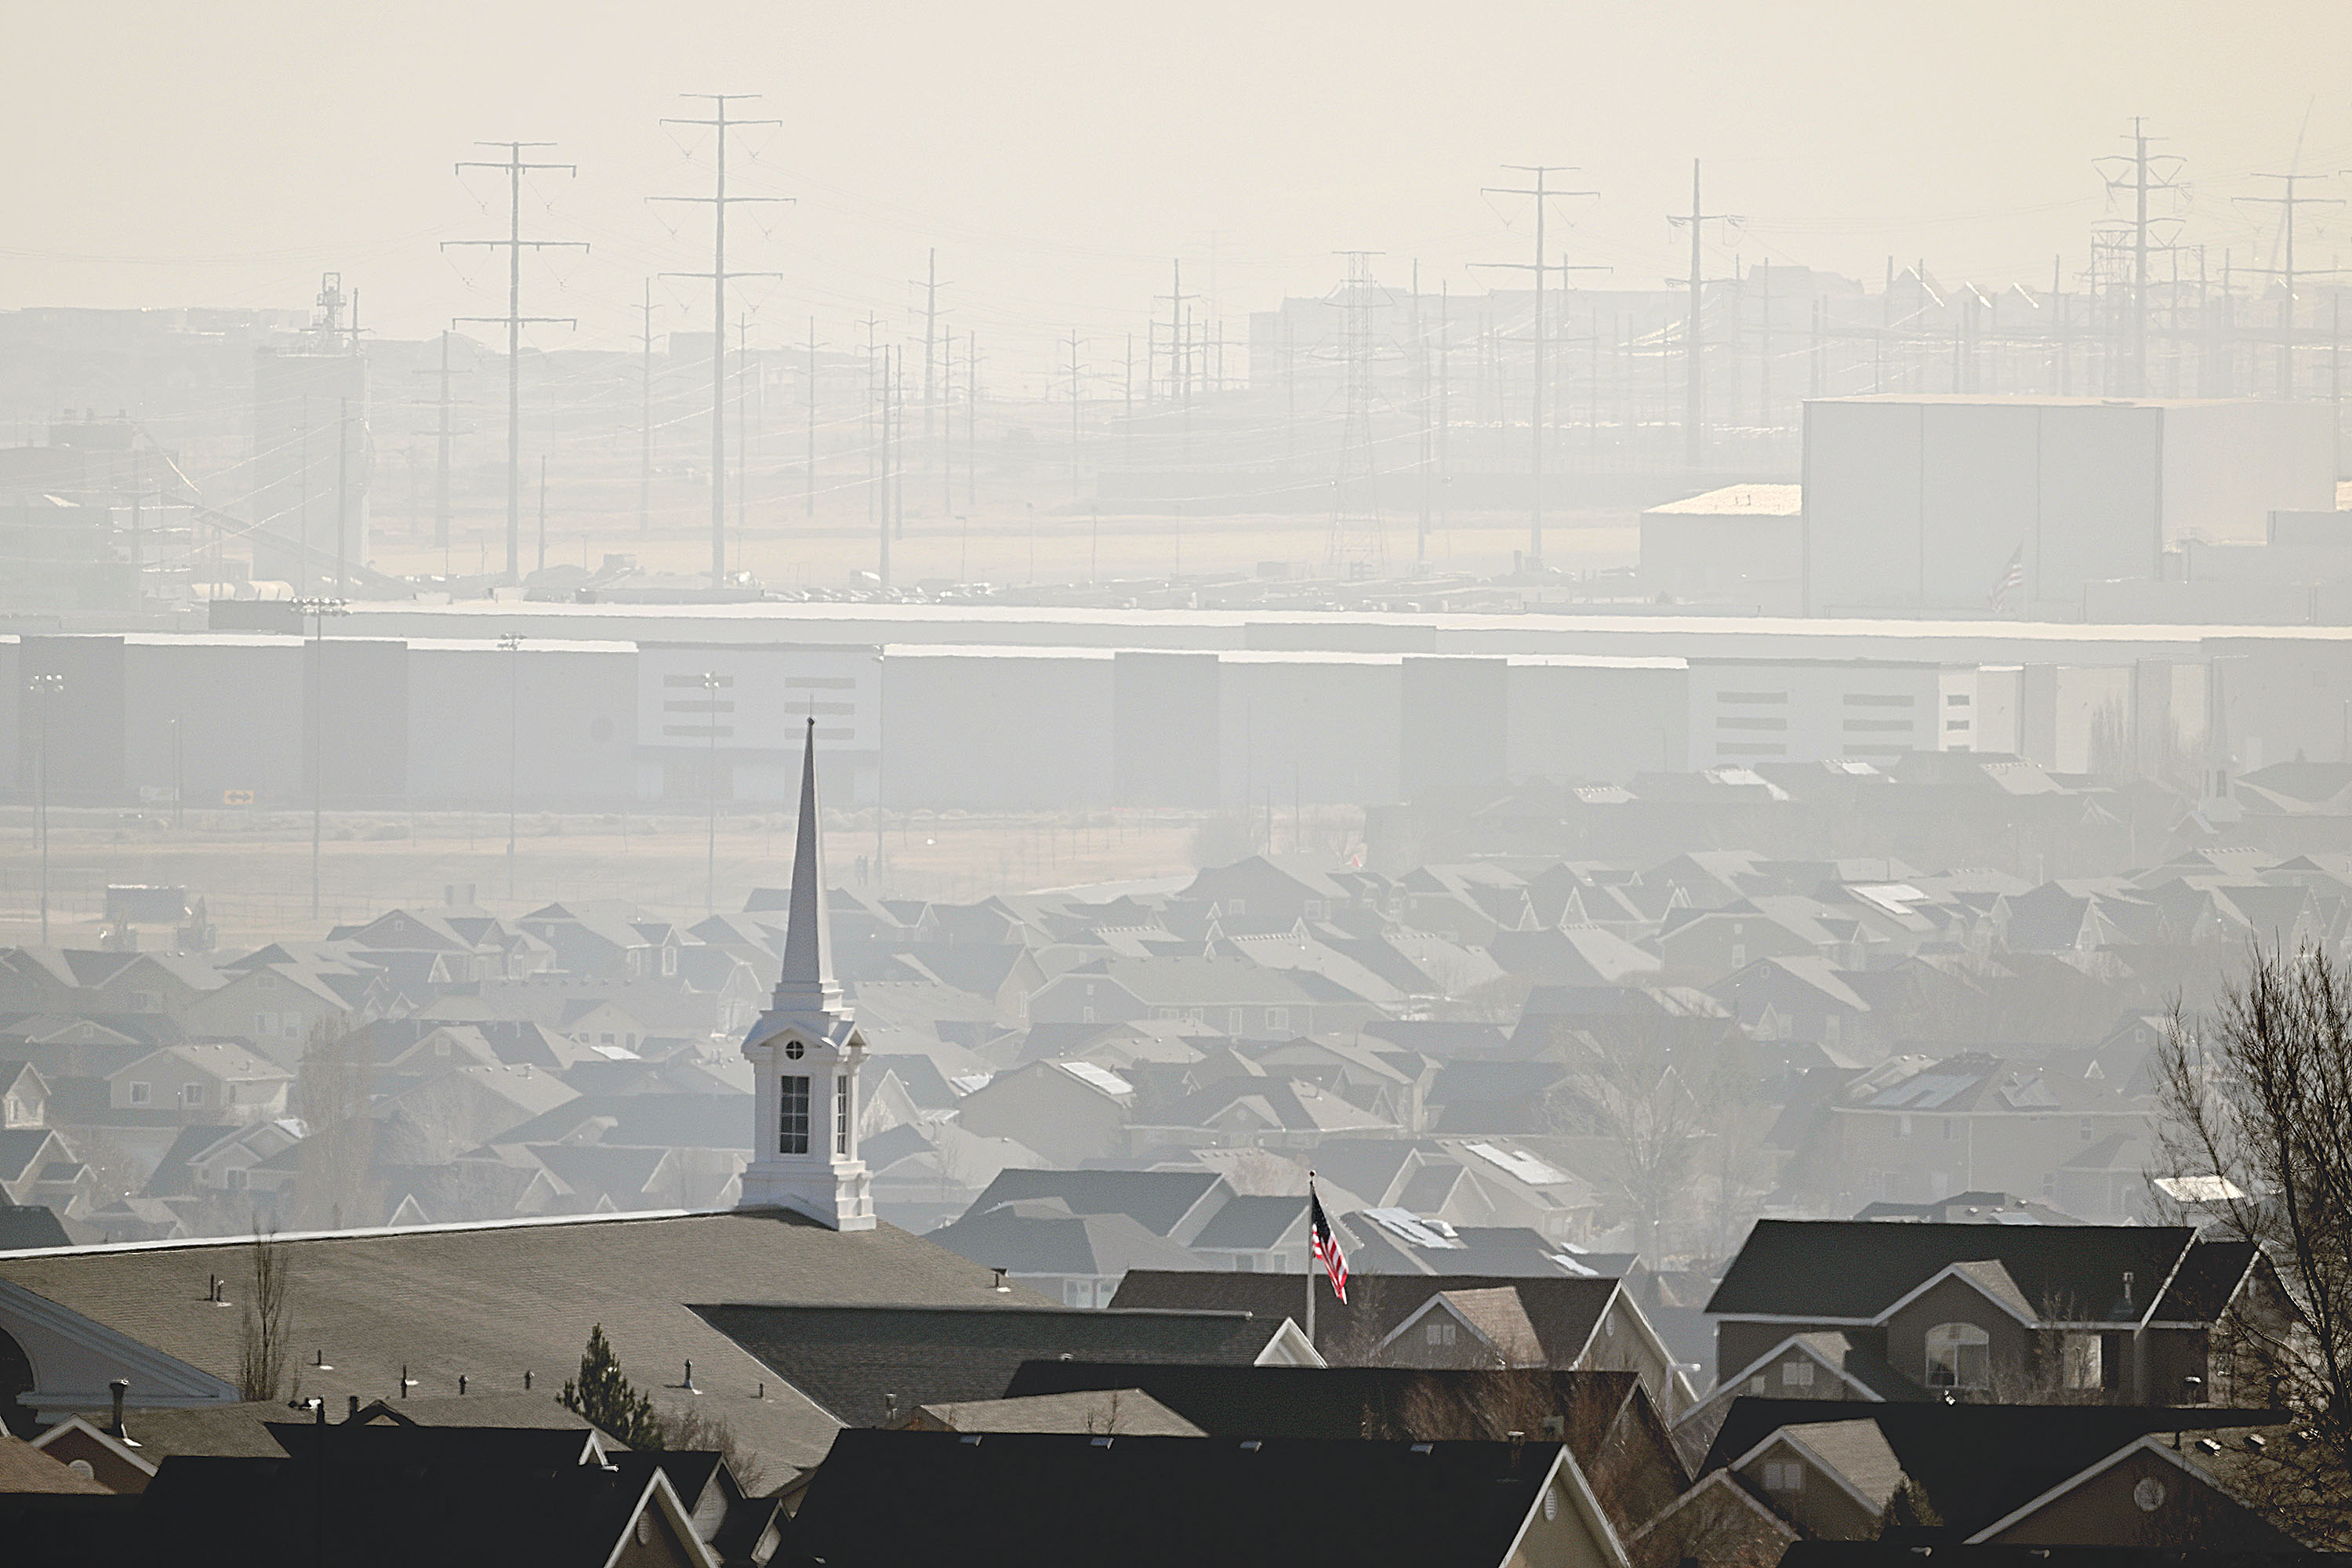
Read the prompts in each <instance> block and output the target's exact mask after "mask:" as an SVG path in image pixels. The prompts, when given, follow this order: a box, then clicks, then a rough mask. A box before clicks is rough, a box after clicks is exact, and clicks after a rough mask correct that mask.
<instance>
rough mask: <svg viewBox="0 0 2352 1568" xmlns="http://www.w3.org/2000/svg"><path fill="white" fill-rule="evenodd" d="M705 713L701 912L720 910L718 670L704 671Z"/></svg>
mask: <svg viewBox="0 0 2352 1568" xmlns="http://www.w3.org/2000/svg"><path fill="white" fill-rule="evenodd" d="M702 692H703V704H702V705H703V707H704V708H706V709H708V710H709V711H708V712H707V713H705V714H704V717H705V718H706V719H708V720H709V722H710V758H709V767H708V769H707V770H706V771H707V773H708V774H709V776H708V777H707V778H705V779H704V781H703V783H704V784H706V785H708V786H709V792H710V829H709V843H708V845H707V847H706V848H705V850H704V859H703V871H702V876H703V882H702V912H703V913H705V914H709V915H715V914H717V913H718V912H719V675H718V672H717V671H716V670H708V669H706V670H704V671H703V672H702Z"/></svg>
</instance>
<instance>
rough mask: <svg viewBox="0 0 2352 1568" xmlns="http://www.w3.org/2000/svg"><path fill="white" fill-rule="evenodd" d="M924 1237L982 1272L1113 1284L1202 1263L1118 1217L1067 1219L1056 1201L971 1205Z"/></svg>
mask: <svg viewBox="0 0 2352 1568" xmlns="http://www.w3.org/2000/svg"><path fill="white" fill-rule="evenodd" d="M928 1239H929V1240H931V1241H935V1242H937V1243H939V1245H940V1246H941V1247H946V1248H947V1249H948V1250H949V1251H950V1252H956V1253H961V1255H962V1256H964V1257H966V1258H971V1260H972V1261H973V1262H974V1263H977V1264H979V1265H980V1266H981V1267H982V1268H1003V1269H1007V1270H1010V1271H1011V1272H1013V1273H1014V1274H1029V1275H1055V1274H1059V1275H1074V1276H1080V1277H1089V1276H1090V1277H1095V1278H1112V1279H1115V1278H1117V1277H1118V1276H1119V1275H1122V1274H1125V1273H1126V1272H1127V1271H1128V1270H1129V1269H1130V1268H1197V1267H1203V1266H1204V1265H1203V1263H1202V1259H1199V1258H1195V1257H1193V1255H1192V1253H1190V1252H1188V1251H1186V1250H1185V1249H1184V1248H1183V1247H1180V1246H1178V1245H1177V1244H1176V1243H1175V1242H1172V1241H1170V1240H1168V1239H1167V1238H1165V1237H1160V1236H1156V1235H1154V1234H1153V1233H1152V1232H1150V1231H1149V1230H1146V1229H1145V1228H1144V1227H1143V1226H1140V1225H1138V1224H1137V1223H1136V1222H1135V1221H1134V1220H1132V1219H1130V1218H1129V1217H1128V1216H1127V1215H1123V1214H1093V1215H1078V1214H1072V1213H1071V1212H1070V1209H1069V1205H1066V1204H1065V1203H1064V1202H1063V1201H1062V1200H1061V1199H1059V1198H1016V1199H1014V1200H1013V1201H1011V1202H1009V1203H1001V1204H992V1205H988V1206H987V1207H984V1208H983V1207H982V1206H981V1205H978V1204H975V1205H972V1207H971V1209H969V1210H967V1211H966V1212H965V1213H964V1214H963V1215H962V1216H961V1218H959V1219H957V1220H955V1221H954V1222H953V1223H952V1224H949V1225H944V1226H940V1228H939V1229H937V1230H934V1231H932V1232H930V1233H929V1237H928Z"/></svg>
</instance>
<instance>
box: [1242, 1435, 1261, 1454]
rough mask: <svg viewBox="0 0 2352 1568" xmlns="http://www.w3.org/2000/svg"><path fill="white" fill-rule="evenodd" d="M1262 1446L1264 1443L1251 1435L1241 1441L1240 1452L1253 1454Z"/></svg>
mask: <svg viewBox="0 0 2352 1568" xmlns="http://www.w3.org/2000/svg"><path fill="white" fill-rule="evenodd" d="M1262 1447H1265V1445H1264V1444H1262V1443H1260V1442H1259V1441H1258V1440H1257V1439H1256V1438H1255V1437H1251V1438H1248V1439H1245V1440H1244V1442H1243V1444H1242V1452H1243V1453H1244V1454H1255V1453H1256V1452H1257V1451H1258V1450H1259V1449H1260V1448H1262Z"/></svg>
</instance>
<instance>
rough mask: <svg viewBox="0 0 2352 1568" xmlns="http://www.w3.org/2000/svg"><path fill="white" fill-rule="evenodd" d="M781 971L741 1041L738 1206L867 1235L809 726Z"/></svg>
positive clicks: (859, 1044)
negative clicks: (752, 1094)
mask: <svg viewBox="0 0 2352 1568" xmlns="http://www.w3.org/2000/svg"><path fill="white" fill-rule="evenodd" d="M786 918H787V921H788V922H789V923H788V924H787V925H786V926H785V927H784V963H783V971H782V974H781V975H780V976H779V977H778V978H777V981H776V991H775V994H774V995H773V996H772V998H771V999H770V1000H769V1003H768V1010H767V1011H766V1012H764V1013H762V1014H761V1015H760V1017H759V1021H758V1022H757V1023H754V1024H753V1025H752V1026H751V1033H750V1034H748V1035H746V1036H745V1037H743V1054H744V1055H745V1056H746V1057H748V1058H751V1071H752V1074H753V1077H754V1079H756V1081H757V1084H758V1092H757V1096H756V1104H757V1106H758V1110H757V1111H756V1112H755V1116H756V1123H755V1125H754V1128H753V1131H752V1146H751V1164H750V1165H749V1166H747V1167H746V1168H745V1169H744V1172H743V1197H742V1206H744V1207H745V1208H788V1209H791V1210H793V1211H794V1212H795V1213H798V1214H803V1215H808V1216H809V1217H810V1218H811V1219H814V1220H816V1221H818V1222H820V1223H821V1224H824V1225H827V1226H832V1227H833V1228H834V1229H835V1230H872V1229H873V1228H874V1195H873V1191H872V1187H871V1184H870V1183H869V1181H868V1178H867V1176H866V1163H865V1162H864V1161H862V1160H860V1159H859V1158H858V1157H857V1110H858V1098H857V1069H858V1068H859V1067H861V1066H862V1065H864V1063H865V1060H866V1042H865V1041H864V1040H862V1039H860V1038H859V1037H858V1035H857V1030H856V1025H855V1024H854V1023H853V1022H852V1020H851V1018H850V1016H849V1010H848V1008H846V1007H845V1006H844V1005H843V1004H842V1000H841V987H840V986H839V985H838V984H835V981H834V977H833V962H832V959H831V958H830V957H829V956H828V952H829V950H830V948H831V946H832V937H831V933H830V932H829V931H827V930H826V924H825V908H824V850H823V846H822V843H821V836H820V834H819V832H818V817H817V806H816V721H815V720H814V719H811V720H810V721H809V726H808V749H807V751H806V752H805V753H804V754H803V758H802V762H801V820H800V835H799V837H798V840H797V841H796V842H795V844H794V845H793V887H792V907H791V909H790V910H789V911H788V912H787V916H786Z"/></svg>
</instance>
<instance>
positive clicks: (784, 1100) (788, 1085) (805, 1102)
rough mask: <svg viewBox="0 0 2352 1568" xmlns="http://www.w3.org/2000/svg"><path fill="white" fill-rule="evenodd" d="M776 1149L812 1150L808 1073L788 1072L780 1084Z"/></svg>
mask: <svg viewBox="0 0 2352 1568" xmlns="http://www.w3.org/2000/svg"><path fill="white" fill-rule="evenodd" d="M776 1095H777V1104H776V1109H777V1110H778V1112H779V1113H780V1114H779V1115H778V1116H777V1118H776V1152H777V1153H779V1154H805V1153H807V1152H809V1080H808V1075H807V1074H805V1073H803V1074H799V1075H793V1074H786V1075H785V1076H784V1078H783V1079H782V1082H781V1083H779V1085H778V1086H777V1091H776Z"/></svg>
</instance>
